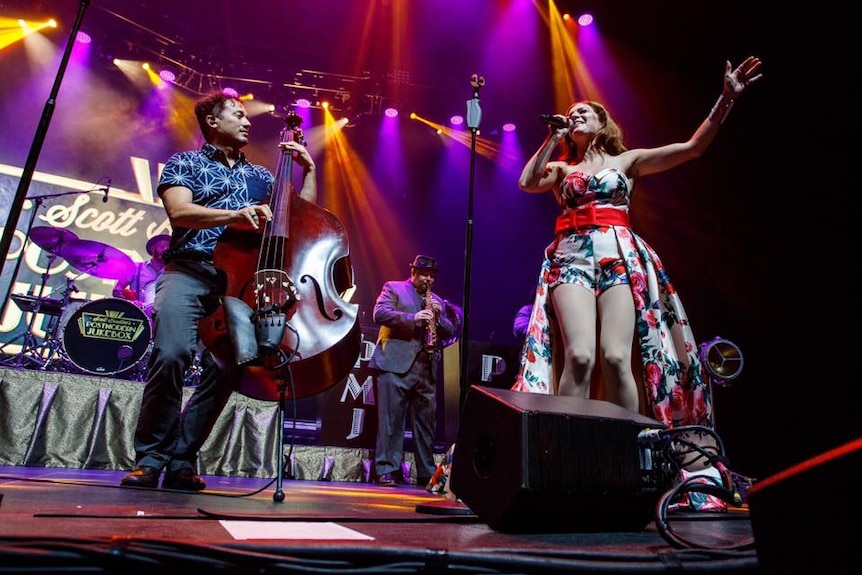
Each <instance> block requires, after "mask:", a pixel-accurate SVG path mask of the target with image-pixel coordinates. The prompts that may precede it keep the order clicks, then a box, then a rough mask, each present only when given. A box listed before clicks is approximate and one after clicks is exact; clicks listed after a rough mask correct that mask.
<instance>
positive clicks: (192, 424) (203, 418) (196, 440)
mask: <svg viewBox="0 0 862 575" xmlns="http://www.w3.org/2000/svg"><path fill="white" fill-rule="evenodd" d="M224 285H225V284H224V275H223V273H222V272H220V271H219V270H217V269H216V268H215V267H213V266H212V265H211V264H207V263H198V262H186V261H182V262H172V263H169V264H168V265H167V267H166V268H165V269H164V271H163V272H162V274H161V275H160V276H159V279H158V281H157V283H156V299H155V303H154V305H153V333H154V336H153V349H152V353H151V355H150V357H149V360H148V362H147V380H146V386H145V387H144V393H143V397H142V399H141V411H140V414H139V416H138V423H137V427H136V429H135V458H136V464H137V465H138V466H144V465H147V466H150V467H155V468H157V469H165V468H167V470H168V471H176V470H179V469H182V468H191V469H192V470H196V469H197V455H198V452H199V451H200V449H201V447H202V446H203V444H204V441H206V439H207V436H208V435H209V433H210V431H212V428H213V426H214V425H215V422H216V420H217V419H218V417H219V415H220V414H221V411H222V409H224V406H225V404H226V403H227V401H228V399H229V398H230V395H231V392H232V391H233V387H232V385H231V384H230V380H231V377H230V375H229V374H228V373H225V372H222V371H221V370H220V368H219V367H218V365H217V364H216V362H215V361H214V360H213V358H212V355H210V354H209V353H206V352H205V353H203V354H202V355H201V374H200V382H199V383H198V385H197V386H196V387H195V390H194V392H193V393H192V396H191V397H190V398H189V401H188V403H187V405H186V407H185V409H182V401H183V386H184V383H185V374H186V371H187V370H188V369H189V368H190V367H191V365H192V362H193V361H194V358H195V354H196V353H197V350H198V321H199V320H200V319H202V318H204V317H206V316H207V315H209V313H210V312H212V311H213V310H214V309H215V307H216V306H217V305H218V301H219V299H218V298H219V295H220V294H222V293H223V291H224Z"/></svg>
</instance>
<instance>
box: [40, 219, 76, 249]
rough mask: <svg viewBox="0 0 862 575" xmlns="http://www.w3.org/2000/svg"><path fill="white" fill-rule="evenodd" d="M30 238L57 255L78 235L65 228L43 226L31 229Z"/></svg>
mask: <svg viewBox="0 0 862 575" xmlns="http://www.w3.org/2000/svg"><path fill="white" fill-rule="evenodd" d="M30 239H31V240H33V241H34V242H35V243H36V245H37V246H39V247H40V248H42V249H43V250H45V251H46V252H49V253H52V254H54V255H57V254H59V253H60V250H61V249H62V248H63V246H64V245H66V244H68V243H69V242H74V241H76V240H77V239H78V236H76V235H75V233H74V232H70V231H69V230H67V229H64V228H52V227H50V226H41V227H38V228H33V229H31V230H30Z"/></svg>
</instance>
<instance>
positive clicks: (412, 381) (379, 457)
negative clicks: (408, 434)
mask: <svg viewBox="0 0 862 575" xmlns="http://www.w3.org/2000/svg"><path fill="white" fill-rule="evenodd" d="M375 379H376V381H377V442H376V448H375V451H374V467H375V471H376V472H377V475H378V476H380V475H383V474H384V473H394V472H396V471H397V472H400V471H401V462H402V461H403V459H404V453H403V452H404V429H405V427H406V418H407V416H408V414H409V417H410V426H411V428H412V430H413V443H414V446H415V454H414V455H415V458H416V477H418V478H420V479H421V480H423V481H424V480H426V479H430V478H431V476H432V475H434V471H435V470H436V468H437V466H436V464H435V463H434V439H435V437H436V434H437V385H436V382H435V381H434V380H433V379H432V377H431V360H430V358H429V356H428V355H427V354H426V353H425V352H421V351H420V352H419V354H418V355H417V356H416V360H415V361H414V362H413V365H412V366H411V367H410V369H409V370H408V371H407V373H403V374H399V373H390V372H387V371H382V372H380V373H379V374H378V375H377V376H376V377H375ZM405 479H406V478H405Z"/></svg>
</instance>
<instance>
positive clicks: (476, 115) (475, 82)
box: [458, 74, 485, 411]
mask: <svg viewBox="0 0 862 575" xmlns="http://www.w3.org/2000/svg"><path fill="white" fill-rule="evenodd" d="M470 85H471V86H473V98H472V99H470V100H467V127H469V128H470V192H469V194H468V195H467V237H466V246H465V255H464V309H463V314H464V317H463V321H462V324H461V326H462V327H461V347H460V351H461V354H460V355H461V357H460V361H461V385H460V388H461V397H460V400H459V402H458V407H459V411H460V410H461V409H462V408H463V407H464V399H465V397H466V395H467V388H468V386H469V385H470V383H469V381H468V380H467V359H468V357H469V350H468V348H469V346H470V329H469V328H470V273H471V270H472V259H473V256H472V254H473V190H474V181H475V174H476V134H477V133H478V131H479V124H480V123H481V122H482V108H481V107H480V106H479V89H480V88H481V87H482V86H484V85H485V78H484V77H482V76H479V75H478V74H473V75H472V76H471V77H470Z"/></svg>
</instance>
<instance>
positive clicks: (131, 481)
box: [120, 465, 162, 488]
mask: <svg viewBox="0 0 862 575" xmlns="http://www.w3.org/2000/svg"><path fill="white" fill-rule="evenodd" d="M161 473H162V471H161V469H156V468H155V467H150V466H148V465H142V466H141V467H135V468H134V469H133V470H131V471H130V472H129V473H127V474H126V475H125V476H123V478H122V479H120V485H122V486H124V487H153V488H155V487H158V486H159V475H161Z"/></svg>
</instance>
